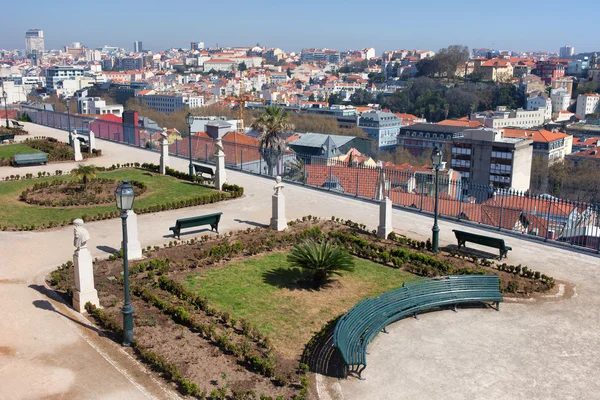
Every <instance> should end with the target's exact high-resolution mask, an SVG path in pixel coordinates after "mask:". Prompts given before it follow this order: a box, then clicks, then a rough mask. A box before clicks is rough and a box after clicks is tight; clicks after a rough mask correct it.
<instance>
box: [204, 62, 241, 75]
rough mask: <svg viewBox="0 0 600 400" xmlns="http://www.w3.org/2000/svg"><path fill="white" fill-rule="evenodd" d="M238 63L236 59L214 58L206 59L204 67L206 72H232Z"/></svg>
mask: <svg viewBox="0 0 600 400" xmlns="http://www.w3.org/2000/svg"><path fill="white" fill-rule="evenodd" d="M240 62H241V61H240ZM238 64H239V63H238V62H237V61H235V60H229V59H214V60H208V61H205V62H204V65H203V68H204V72H209V71H211V70H215V71H227V72H231V71H233V70H234V69H237V66H238Z"/></svg>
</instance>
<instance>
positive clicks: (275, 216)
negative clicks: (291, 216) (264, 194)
mask: <svg viewBox="0 0 600 400" xmlns="http://www.w3.org/2000/svg"><path fill="white" fill-rule="evenodd" d="M275 182H276V183H275V186H274V187H273V190H275V193H273V196H272V202H273V211H272V214H271V224H270V226H271V229H274V230H276V231H283V230H285V229H286V228H287V219H286V217H285V195H284V194H283V183H281V177H280V176H278V177H277V178H275Z"/></svg>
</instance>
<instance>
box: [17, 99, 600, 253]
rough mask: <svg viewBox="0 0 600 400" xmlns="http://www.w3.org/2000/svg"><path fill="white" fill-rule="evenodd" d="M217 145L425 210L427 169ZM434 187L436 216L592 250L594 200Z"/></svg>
mask: <svg viewBox="0 0 600 400" xmlns="http://www.w3.org/2000/svg"><path fill="white" fill-rule="evenodd" d="M17 111H18V113H19V114H20V115H21V114H23V113H24V112H26V113H27V114H28V115H29V117H30V118H31V120H32V122H34V123H37V124H41V125H45V126H50V127H53V128H57V129H63V130H66V129H67V127H68V125H69V118H70V124H71V125H70V126H71V129H76V130H78V131H80V130H81V131H82V132H84V133H85V132H87V131H89V130H92V131H93V132H94V133H95V135H96V137H98V138H101V139H106V140H110V141H114V142H118V143H124V144H128V145H132V146H137V147H143V148H147V149H149V150H153V151H157V150H158V149H159V139H160V132H161V131H159V130H156V129H148V128H142V127H137V126H128V125H127V124H121V123H118V122H112V121H104V120H101V119H95V118H90V117H82V116H77V115H71V116H68V115H67V114H66V113H56V112H52V111H47V110H40V109H37V108H34V107H29V106H19V107H17ZM233 137H234V138H236V137H237V136H235V135H233ZM189 140H190V137H189V135H178V134H177V133H176V132H174V133H171V135H170V136H169V142H170V144H169V153H170V154H172V155H174V156H179V157H184V158H189ZM191 140H192V158H193V160H196V161H199V162H203V163H208V164H214V162H215V160H214V159H213V157H212V155H213V154H214V153H215V150H216V149H215V144H214V141H213V140H212V139H210V138H205V137H200V136H192V138H191ZM223 147H224V152H225V163H226V166H227V167H228V168H232V169H237V170H241V171H244V172H248V173H253V174H257V175H267V176H276V175H281V176H282V178H283V179H284V180H286V181H291V182H296V183H298V184H302V185H306V186H311V187H315V188H320V189H322V190H325V191H331V192H336V193H339V194H344V195H347V196H354V197H358V198H362V199H368V200H378V197H379V196H380V195H379V194H378V190H377V189H378V182H383V185H384V188H385V190H384V191H385V195H386V196H387V197H389V198H390V199H391V200H392V202H393V204H394V205H395V206H399V207H405V208H408V209H412V210H414V211H418V212H423V213H430V214H433V210H434V203H435V196H434V193H435V190H434V185H435V178H434V176H435V173H434V171H431V170H427V169H423V168H418V169H416V170H410V169H409V170H406V169H398V168H386V167H377V166H376V165H365V164H359V163H358V162H357V160H356V159H355V160H352V159H350V160H343V159H342V158H327V157H323V156H321V155H320V154H299V153H295V152H293V151H289V150H288V151H285V152H279V153H276V152H272V151H267V150H263V149H260V148H259V147H258V146H256V145H250V144H245V143H237V142H235V141H228V140H224V141H223ZM438 192H439V197H438V199H439V200H438V210H439V215H440V216H443V217H447V218H452V219H455V220H459V221H470V222H472V223H477V224H481V225H485V226H488V227H494V228H497V229H498V230H503V231H511V232H513V233H520V234H523V235H529V236H535V237H538V238H541V239H543V240H545V241H556V242H562V243H566V244H570V245H573V246H579V247H585V248H588V249H593V250H595V251H596V252H599V251H600V218H599V215H600V213H599V209H598V208H599V207H598V206H597V205H595V204H590V203H585V202H576V201H571V200H566V199H560V198H555V197H551V196H548V195H530V194H529V193H527V192H520V191H515V190H500V189H495V188H493V187H490V186H485V185H477V184H473V183H471V182H469V181H468V180H464V179H459V180H455V179H451V175H450V174H448V173H447V172H445V171H440V172H439V178H438Z"/></svg>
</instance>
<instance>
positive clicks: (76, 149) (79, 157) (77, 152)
mask: <svg viewBox="0 0 600 400" xmlns="http://www.w3.org/2000/svg"><path fill="white" fill-rule="evenodd" d="M71 140H72V141H73V154H74V155H75V161H83V156H82V155H81V142H80V141H79V139H77V132H76V131H73V135H72V136H71Z"/></svg>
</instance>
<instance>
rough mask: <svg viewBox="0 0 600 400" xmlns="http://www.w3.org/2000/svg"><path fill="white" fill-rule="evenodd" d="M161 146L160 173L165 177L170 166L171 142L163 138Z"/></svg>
mask: <svg viewBox="0 0 600 400" xmlns="http://www.w3.org/2000/svg"><path fill="white" fill-rule="evenodd" d="M160 144H161V148H160V173H161V174H163V175H165V174H166V173H167V167H168V166H169V141H168V140H167V139H166V138H163V139H162V140H161V143H160Z"/></svg>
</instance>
